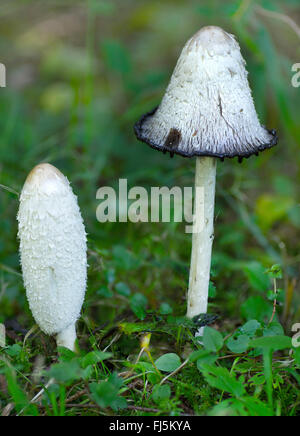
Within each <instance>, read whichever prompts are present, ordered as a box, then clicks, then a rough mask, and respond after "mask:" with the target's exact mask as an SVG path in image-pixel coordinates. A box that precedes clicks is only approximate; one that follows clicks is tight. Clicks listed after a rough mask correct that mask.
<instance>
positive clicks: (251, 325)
mask: <svg viewBox="0 0 300 436" xmlns="http://www.w3.org/2000/svg"><path fill="white" fill-rule="evenodd" d="M260 328H261V323H260V322H258V321H257V320H256V319H251V320H250V321H248V322H246V323H245V324H244V325H242V327H240V329H239V330H240V332H241V333H243V334H245V335H247V336H250V337H251V336H254V335H255V333H256V332H257V330H258V329H260Z"/></svg>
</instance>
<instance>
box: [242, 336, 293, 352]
mask: <svg viewBox="0 0 300 436" xmlns="http://www.w3.org/2000/svg"><path fill="white" fill-rule="evenodd" d="M249 346H250V347H252V348H263V349H264V350H273V351H277V350H284V349H286V348H291V347H292V340H291V338H289V337H288V336H282V335H279V336H266V337H263V338H257V339H253V340H252V341H250V344H249Z"/></svg>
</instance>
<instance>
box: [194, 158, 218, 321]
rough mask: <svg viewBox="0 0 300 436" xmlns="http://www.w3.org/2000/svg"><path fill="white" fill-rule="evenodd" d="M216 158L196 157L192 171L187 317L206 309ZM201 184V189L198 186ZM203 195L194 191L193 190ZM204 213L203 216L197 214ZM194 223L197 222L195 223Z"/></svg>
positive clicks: (211, 243) (212, 229)
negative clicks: (191, 227) (192, 230)
mask: <svg viewBox="0 0 300 436" xmlns="http://www.w3.org/2000/svg"><path fill="white" fill-rule="evenodd" d="M216 168H217V164H216V159H214V158H211V157H202V158H201V157H198V158H196V174H195V206H194V214H195V215H196V216H195V219H194V223H195V221H196V222H197V224H198V225H199V222H200V223H202V225H201V226H200V227H201V228H198V229H197V230H198V231H197V232H194V233H193V239H192V256H191V267H190V280H189V290H188V304H187V317H188V318H193V317H194V316H196V315H199V314H201V313H206V312H207V304H208V289H209V280H210V267H211V253H212V245H213V240H214V209H215V188H216ZM199 188H200V189H199ZM197 190H198V192H200V193H201V191H202V192H203V195H196V192H197ZM200 214H203V216H200ZM196 227H197V225H196Z"/></svg>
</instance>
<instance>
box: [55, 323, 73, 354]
mask: <svg viewBox="0 0 300 436" xmlns="http://www.w3.org/2000/svg"><path fill="white" fill-rule="evenodd" d="M76 339H77V337H76V329H75V324H71V325H70V326H69V327H67V328H65V329H64V330H62V331H61V332H59V333H58V334H57V336H56V343H57V346H58V347H65V348H69V350H72V351H75V341H76Z"/></svg>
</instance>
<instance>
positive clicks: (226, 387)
mask: <svg viewBox="0 0 300 436" xmlns="http://www.w3.org/2000/svg"><path fill="white" fill-rule="evenodd" d="M201 372H202V374H203V376H204V377H205V379H206V381H207V382H208V383H209V384H210V386H212V387H214V388H216V389H219V390H221V391H225V392H228V393H229V394H232V395H233V396H235V397H237V398H239V397H242V396H243V395H244V394H245V388H244V386H243V383H242V382H241V381H240V380H237V379H236V378H235V377H234V376H233V375H231V374H230V373H229V371H228V369H226V368H223V367H217V366H214V365H203V367H202V368H201Z"/></svg>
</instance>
